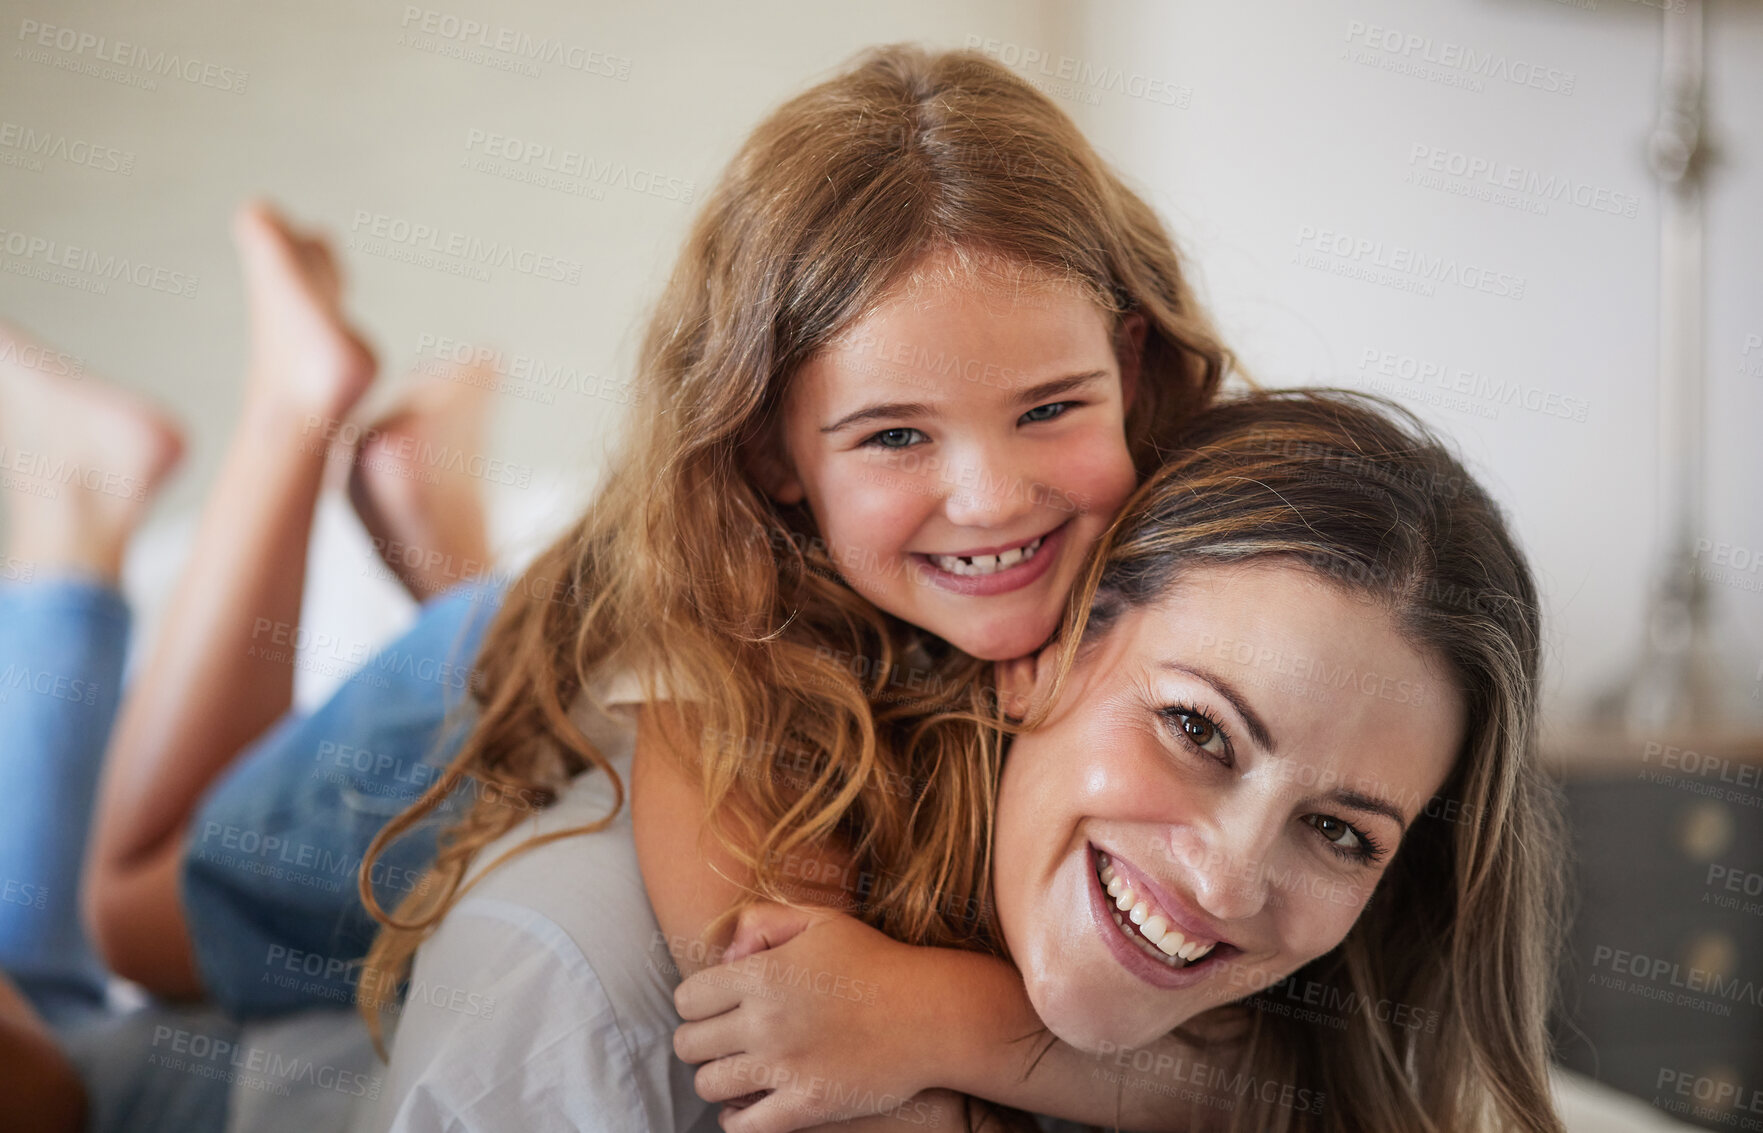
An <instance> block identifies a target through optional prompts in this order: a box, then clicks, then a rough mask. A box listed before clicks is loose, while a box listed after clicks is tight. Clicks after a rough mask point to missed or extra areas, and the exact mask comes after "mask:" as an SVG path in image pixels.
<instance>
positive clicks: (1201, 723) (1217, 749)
mask: <svg viewBox="0 0 1763 1133" xmlns="http://www.w3.org/2000/svg"><path fill="white" fill-rule="evenodd" d="M1163 715H1164V717H1165V718H1166V719H1168V720H1169V721H1170V723H1172V724H1174V725H1175V726H1176V727H1177V728H1180V729H1181V734H1182V738H1183V739H1184V740H1186V741H1187V742H1188V743H1191V744H1193V745H1194V746H1195V747H1197V748H1199V749H1200V750H1201V751H1203V752H1205V753H1206V754H1207V755H1210V756H1212V757H1213V758H1215V759H1228V757H1229V754H1230V741H1229V740H1228V739H1226V738H1225V735H1224V729H1222V728H1220V727H1219V726H1218V725H1217V724H1214V723H1213V722H1212V721H1211V720H1209V719H1207V718H1206V717H1204V716H1202V715H1200V714H1199V713H1198V712H1195V711H1193V710H1192V709H1187V708H1165V709H1164V710H1163Z"/></svg>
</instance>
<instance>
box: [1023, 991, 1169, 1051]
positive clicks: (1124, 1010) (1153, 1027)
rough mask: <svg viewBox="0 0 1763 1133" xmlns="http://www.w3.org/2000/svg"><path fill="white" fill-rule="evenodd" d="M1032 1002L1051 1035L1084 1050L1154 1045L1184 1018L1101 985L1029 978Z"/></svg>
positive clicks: (1141, 997) (1122, 1048)
mask: <svg viewBox="0 0 1763 1133" xmlns="http://www.w3.org/2000/svg"><path fill="white" fill-rule="evenodd" d="M1028 998H1029V1002H1030V1003H1032V1004H1033V1005H1034V1009H1035V1014H1037V1015H1039V1016H1040V1017H1041V1022H1042V1023H1044V1024H1045V1025H1046V1027H1047V1030H1049V1031H1051V1032H1052V1033H1053V1037H1054V1038H1057V1039H1058V1040H1059V1041H1061V1042H1063V1043H1065V1044H1067V1045H1068V1046H1072V1047H1076V1048H1077V1049H1078V1050H1081V1051H1083V1052H1085V1053H1086V1054H1098V1055H1106V1054H1113V1053H1116V1052H1118V1051H1121V1050H1136V1049H1138V1048H1140V1047H1147V1046H1150V1045H1151V1044H1152V1043H1155V1042H1156V1041H1158V1040H1159V1039H1161V1038H1163V1037H1164V1036H1165V1035H1167V1034H1168V1033H1169V1032H1170V1031H1172V1030H1174V1029H1175V1028H1176V1027H1178V1026H1180V1025H1181V1024H1182V1022H1184V1020H1182V1019H1179V1018H1175V1017H1173V1016H1170V1015H1169V1013H1168V1012H1167V1010H1166V1011H1165V1012H1163V1013H1162V1015H1161V1016H1158V1015H1156V1014H1154V1013H1150V1012H1147V1011H1146V1010H1145V1008H1146V1006H1147V1004H1146V1003H1145V1000H1144V997H1143V996H1140V997H1138V999H1137V1000H1136V1001H1134V1000H1132V999H1129V998H1127V997H1126V996H1124V995H1121V994H1119V993H1118V992H1114V993H1112V994H1110V993H1109V992H1106V991H1104V990H1102V989H1100V988H1096V987H1089V986H1074V985H1071V984H1054V983H1047V984H1043V985H1040V986H1037V984H1036V982H1035V981H1030V982H1029V987H1028Z"/></svg>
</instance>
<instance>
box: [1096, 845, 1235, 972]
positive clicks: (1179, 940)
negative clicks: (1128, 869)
mask: <svg viewBox="0 0 1763 1133" xmlns="http://www.w3.org/2000/svg"><path fill="white" fill-rule="evenodd" d="M1099 860H1100V861H1101V863H1102V864H1101V866H1100V867H1099V868H1098V869H1097V870H1096V876H1097V877H1099V878H1101V880H1102V885H1103V886H1104V887H1105V888H1106V889H1107V892H1108V896H1109V897H1111V898H1113V899H1114V907H1115V908H1117V909H1119V910H1120V911H1121V912H1122V913H1124V914H1125V916H1116V917H1115V918H1114V923H1115V924H1118V925H1120V926H1121V929H1122V931H1127V932H1129V934H1131V935H1136V936H1140V937H1142V938H1143V939H1144V940H1145V942H1146V943H1148V944H1151V945H1153V946H1155V947H1156V949H1157V950H1158V951H1159V952H1161V953H1163V955H1165V956H1167V957H1169V958H1170V959H1171V960H1177V959H1179V960H1183V961H1186V962H1187V963H1190V964H1191V963H1193V962H1194V961H1196V960H1198V959H1200V958H1201V957H1202V956H1205V955H1206V954H1207V953H1208V952H1210V951H1212V949H1213V948H1214V947H1215V946H1216V942H1214V943H1213V944H1201V943H1200V942H1199V941H1197V940H1189V939H1187V938H1186V937H1185V936H1183V935H1182V934H1181V933H1180V932H1179V931H1178V930H1177V929H1175V928H1173V927H1172V926H1171V925H1170V923H1169V920H1168V918H1166V917H1165V916H1164V915H1163V914H1162V913H1161V912H1158V911H1155V906H1153V905H1152V904H1151V903H1150V901H1148V900H1145V899H1143V898H1141V897H1140V896H1139V895H1138V894H1137V893H1135V892H1133V888H1132V886H1131V885H1129V884H1127V881H1126V879H1125V878H1124V877H1121V876H1120V875H1119V874H1117V873H1115V872H1114V866H1113V865H1112V864H1110V863H1109V862H1108V859H1107V857H1106V856H1105V855H1104V856H1102V857H1101V858H1100V859H1099ZM1128 922H1130V923H1132V924H1134V925H1137V926H1138V931H1137V932H1136V933H1131V932H1130V930H1128V929H1127V928H1126V925H1127V923H1128Z"/></svg>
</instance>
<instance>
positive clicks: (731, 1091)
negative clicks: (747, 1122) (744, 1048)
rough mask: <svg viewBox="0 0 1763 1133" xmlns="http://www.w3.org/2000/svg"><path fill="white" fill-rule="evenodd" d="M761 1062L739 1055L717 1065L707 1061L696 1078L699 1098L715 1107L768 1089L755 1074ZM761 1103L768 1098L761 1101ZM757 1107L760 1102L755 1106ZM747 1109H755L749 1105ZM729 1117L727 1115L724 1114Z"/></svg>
mask: <svg viewBox="0 0 1763 1133" xmlns="http://www.w3.org/2000/svg"><path fill="white" fill-rule="evenodd" d="M757 1068H758V1063H757V1062H756V1061H755V1060H754V1059H753V1057H752V1056H751V1055H746V1054H736V1055H731V1056H730V1057H728V1058H719V1059H717V1060H716V1061H715V1062H706V1063H705V1064H704V1065H702V1066H700V1067H698V1072H697V1073H696V1074H695V1075H693V1076H692V1088H693V1089H695V1090H697V1091H698V1096H699V1097H701V1098H703V1099H704V1100H705V1101H707V1102H710V1103H711V1104H712V1105H717V1104H721V1103H722V1102H728V1101H734V1100H735V1099H737V1098H741V1099H747V1098H749V1097H750V1096H751V1095H752V1094H753V1093H755V1092H756V1091H760V1090H763V1089H765V1087H764V1086H763V1085H761V1084H760V1082H759V1081H756V1080H755V1077H754V1074H755V1071H756V1070H757ZM760 1100H761V1101H763V1100H765V1099H760ZM753 1104H754V1105H757V1104H758V1103H757V1102H754V1103H753ZM747 1108H749V1109H750V1108H752V1106H748V1107H747ZM724 1116H725V1117H726V1116H727V1115H726V1113H725V1114H724Z"/></svg>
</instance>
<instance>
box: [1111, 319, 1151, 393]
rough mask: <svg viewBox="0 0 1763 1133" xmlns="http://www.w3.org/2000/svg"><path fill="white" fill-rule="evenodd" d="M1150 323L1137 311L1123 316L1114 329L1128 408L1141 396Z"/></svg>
mask: <svg viewBox="0 0 1763 1133" xmlns="http://www.w3.org/2000/svg"><path fill="white" fill-rule="evenodd" d="M1149 326H1150V324H1149V323H1147V322H1145V316H1144V315H1142V314H1140V313H1139V312H1137V311H1128V312H1127V313H1126V314H1125V315H1123V316H1121V319H1120V326H1118V327H1116V328H1115V331H1114V357H1115V358H1116V359H1117V360H1118V361H1119V362H1120V394H1121V403H1122V404H1124V405H1125V406H1126V408H1127V409H1128V410H1131V409H1132V407H1133V402H1135V401H1136V400H1138V396H1139V374H1140V371H1141V370H1143V369H1144V364H1145V334H1146V331H1147V329H1148V328H1149Z"/></svg>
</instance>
